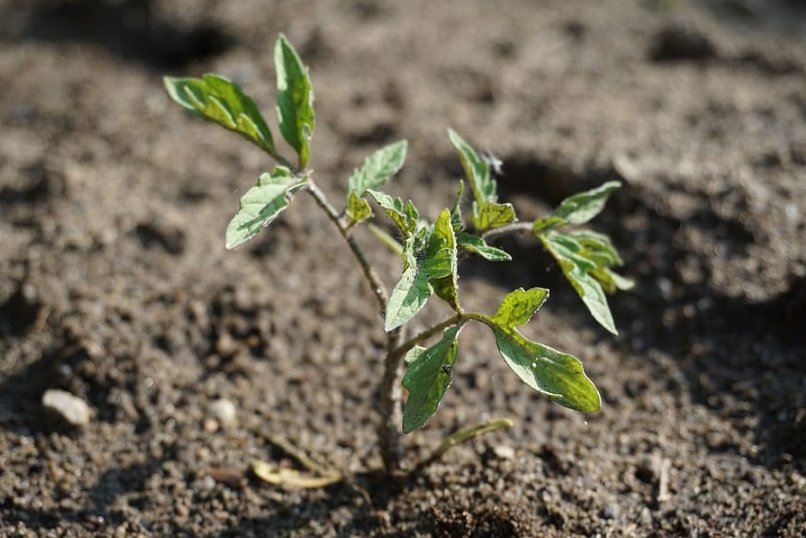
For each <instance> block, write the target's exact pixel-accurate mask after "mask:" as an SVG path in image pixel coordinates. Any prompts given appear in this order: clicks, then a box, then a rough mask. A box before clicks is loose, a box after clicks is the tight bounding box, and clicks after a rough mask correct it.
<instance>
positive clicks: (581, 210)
mask: <svg viewBox="0 0 806 538" xmlns="http://www.w3.org/2000/svg"><path fill="white" fill-rule="evenodd" d="M619 187H621V183H620V182H618V181H608V182H607V183H605V184H604V185H602V186H600V187H597V188H595V189H591V190H589V191H585V192H580V193H578V194H574V195H573V196H569V197H568V198H566V199H565V200H563V201H562V203H560V205H559V206H557V208H556V209H555V210H554V211H553V212H552V213H551V215H549V216H548V217H546V218H542V219H537V220H536V221H535V223H534V230H535V233H536V234H540V233H545V232H548V231H550V230H552V229H554V228H558V227H560V226H565V225H567V224H585V223H586V222H588V221H589V220H591V219H592V218H593V217H595V216H596V215H598V214H599V213H601V212H602V209H604V206H605V203H606V202H607V199H608V198H609V197H610V195H611V194H612V193H613V191H615V190H616V189H618V188H619Z"/></svg>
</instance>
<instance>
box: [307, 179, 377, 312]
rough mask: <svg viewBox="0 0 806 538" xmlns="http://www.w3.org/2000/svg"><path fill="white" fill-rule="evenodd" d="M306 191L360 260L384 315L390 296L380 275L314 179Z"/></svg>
mask: <svg viewBox="0 0 806 538" xmlns="http://www.w3.org/2000/svg"><path fill="white" fill-rule="evenodd" d="M306 190H307V191H308V192H309V193H310V194H311V196H313V199H314V200H315V201H316V203H317V205H318V206H319V207H321V208H322V209H323V210H324V211H325V213H327V216H328V217H329V218H330V220H331V221H333V224H335V225H336V227H337V228H338V229H339V233H340V234H341V236H342V237H343V238H344V240H345V241H346V242H347V245H348V246H349V247H350V250H352V251H353V255H354V256H355V259H356V260H358V264H359V265H360V266H361V270H362V271H364V276H365V277H366V279H367V282H369V284H370V287H371V288H372V293H373V294H375V298H376V299H377V300H378V306H380V307H381V312H382V313H383V312H384V311H385V310H386V303H387V301H388V300H389V294H388V292H387V291H386V286H384V285H383V282H382V281H381V279H380V277H379V276H378V273H377V272H376V271H375V268H374V267H372V265H370V263H369V260H367V257H366V256H365V255H364V252H363V251H362V250H361V247H359V246H358V243H356V242H355V239H354V238H353V236H352V235H350V234H349V229H348V228H347V226H346V225H345V224H344V223H343V222H342V221H341V219H340V218H339V212H338V211H336V208H335V207H333V206H332V205H331V204H330V202H328V200H327V198H326V197H325V193H323V192H322V191H321V190H320V189H319V187H318V186H317V185H316V183H314V182H313V179H311V180H309V181H308V185H307V189H306Z"/></svg>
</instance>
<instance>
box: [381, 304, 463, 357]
mask: <svg viewBox="0 0 806 538" xmlns="http://www.w3.org/2000/svg"><path fill="white" fill-rule="evenodd" d="M464 319H465V318H464V315H463V314H454V315H453V316H451V317H449V318H448V319H446V320H445V321H443V322H442V323H438V324H437V325H434V326H433V327H430V328H428V329H426V330H424V331H423V332H421V333H420V334H418V335H416V336H413V337H411V338H409V339H408V340H406V341H405V342H404V343H402V344H400V345H399V346H398V347H396V348H395V349H393V350H392V351H391V355H392V357H393V358H400V357H402V356H403V355H405V354H406V352H407V351H408V350H410V349H411V348H413V347H414V346H416V345H417V344H419V343H420V342H422V341H423V340H427V339H429V338H431V337H432V336H434V335H435V334H439V332H440V331H442V330H444V329H447V328H448V327H452V326H453V325H456V324H457V323H459V322H461V321H462V320H464Z"/></svg>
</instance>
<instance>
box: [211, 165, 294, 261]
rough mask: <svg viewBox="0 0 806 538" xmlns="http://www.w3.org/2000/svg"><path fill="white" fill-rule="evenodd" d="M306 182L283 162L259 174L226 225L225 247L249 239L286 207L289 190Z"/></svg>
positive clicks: (230, 246)
mask: <svg viewBox="0 0 806 538" xmlns="http://www.w3.org/2000/svg"><path fill="white" fill-rule="evenodd" d="M306 182H307V179H306V178H300V177H298V176H295V175H294V174H292V173H291V170H289V169H288V168H286V167H284V166H278V167H276V168H275V169H274V171H273V172H272V173H271V174H263V175H262V176H260V179H259V180H258V183H257V186H255V187H252V188H251V189H249V190H248V191H246V194H244V195H243V197H242V198H241V208H240V209H239V210H238V212H237V213H236V214H235V216H234V217H233V218H232V220H231V221H230V223H229V226H227V241H226V247H227V248H228V249H232V248H235V247H237V246H238V245H241V244H243V243H245V242H247V241H249V240H250V239H252V238H253V237H254V236H256V235H257V234H258V232H259V231H260V230H261V229H263V228H264V227H265V226H268V225H269V224H271V222H272V221H273V220H274V219H275V218H277V215H279V214H280V213H281V212H282V211H283V210H284V209H285V208H286V207H288V202H289V201H290V200H291V196H292V194H293V193H294V192H295V191H297V190H298V189H300V188H302V187H303V186H305V183H306Z"/></svg>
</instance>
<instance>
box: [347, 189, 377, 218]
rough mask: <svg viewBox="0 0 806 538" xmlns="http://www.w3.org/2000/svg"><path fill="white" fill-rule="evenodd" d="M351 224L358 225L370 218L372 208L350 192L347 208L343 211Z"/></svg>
mask: <svg viewBox="0 0 806 538" xmlns="http://www.w3.org/2000/svg"><path fill="white" fill-rule="evenodd" d="M344 213H345V214H346V215H347V218H348V219H350V222H351V223H353V224H359V223H361V222H364V221H365V220H369V219H370V218H371V217H372V206H370V205H369V202H367V201H366V200H365V199H364V198H362V197H361V196H359V195H357V194H356V193H354V192H351V193H350V194H349V195H348V197H347V208H346V209H345V210H344Z"/></svg>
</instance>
